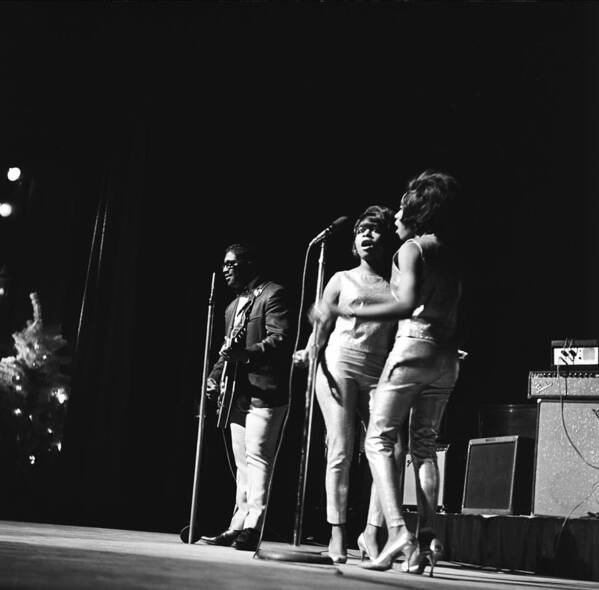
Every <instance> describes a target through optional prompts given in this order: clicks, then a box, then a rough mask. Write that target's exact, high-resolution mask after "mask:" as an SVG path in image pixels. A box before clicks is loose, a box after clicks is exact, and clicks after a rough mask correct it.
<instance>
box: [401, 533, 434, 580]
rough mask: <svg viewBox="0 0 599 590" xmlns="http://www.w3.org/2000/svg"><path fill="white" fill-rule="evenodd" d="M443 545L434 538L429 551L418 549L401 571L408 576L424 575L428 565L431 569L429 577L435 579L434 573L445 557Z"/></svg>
mask: <svg viewBox="0 0 599 590" xmlns="http://www.w3.org/2000/svg"><path fill="white" fill-rule="evenodd" d="M443 552H444V549H443V543H441V541H439V539H436V538H434V539H433V540H432V541H431V542H430V545H429V547H428V548H427V549H424V550H423V549H418V550H416V551H415V552H414V554H412V556H411V558H409V559H406V561H404V562H403V564H402V567H401V571H402V572H406V573H408V574H416V575H422V574H423V573H424V570H425V569H426V566H427V565H430V567H431V569H430V571H429V573H428V575H429V577H431V578H432V577H433V571H434V569H435V566H436V565H437V562H438V561H439V560H440V559H441V558H442V557H443Z"/></svg>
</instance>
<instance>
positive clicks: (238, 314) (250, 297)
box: [229, 281, 270, 333]
mask: <svg viewBox="0 0 599 590" xmlns="http://www.w3.org/2000/svg"><path fill="white" fill-rule="evenodd" d="M269 283H270V281H268V282H266V283H262V284H261V285H259V286H258V287H256V288H254V289H252V290H251V291H250V292H249V293H248V294H247V295H246V300H245V301H244V302H243V303H242V305H241V307H238V308H237V309H236V310H235V314H234V315H233V322H232V323H231V329H230V330H229V333H231V332H232V331H233V330H234V329H235V326H237V324H238V322H239V323H242V324H245V323H247V319H248V316H249V313H250V311H251V310H252V306H253V305H254V301H256V299H257V298H258V297H260V295H261V294H262V291H264V289H265V288H266V287H267V285H268V284H269ZM238 318H239V320H238Z"/></svg>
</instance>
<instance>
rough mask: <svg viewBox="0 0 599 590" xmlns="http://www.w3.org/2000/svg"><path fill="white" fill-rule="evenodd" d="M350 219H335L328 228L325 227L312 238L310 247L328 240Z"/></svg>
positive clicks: (343, 217)
mask: <svg viewBox="0 0 599 590" xmlns="http://www.w3.org/2000/svg"><path fill="white" fill-rule="evenodd" d="M348 219H349V218H348V217H345V215H344V216H342V217H339V218H338V219H335V221H333V223H331V224H330V225H329V226H328V227H325V228H324V229H323V230H322V231H321V232H320V233H319V234H318V235H317V236H316V237H315V238H312V241H311V242H310V244H309V246H313V245H314V244H317V243H318V242H321V241H322V240H325V239H326V238H328V237H329V236H330V235H331V234H332V233H334V232H336V231H337V230H338V229H339V228H340V227H341V226H342V225H343V224H344V223H345V222H346V221H347V220H348Z"/></svg>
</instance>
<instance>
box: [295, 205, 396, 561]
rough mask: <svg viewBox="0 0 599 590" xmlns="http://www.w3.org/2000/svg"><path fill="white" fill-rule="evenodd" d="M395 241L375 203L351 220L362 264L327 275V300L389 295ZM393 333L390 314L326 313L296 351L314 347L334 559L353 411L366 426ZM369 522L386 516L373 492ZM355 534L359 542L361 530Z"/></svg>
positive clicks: (340, 554) (302, 357)
mask: <svg viewBox="0 0 599 590" xmlns="http://www.w3.org/2000/svg"><path fill="white" fill-rule="evenodd" d="M393 249H394V224H393V211H391V209H388V208H387V207H379V206H376V205H375V206H372V207H368V209H366V210H365V211H364V212H363V213H362V214H361V215H360V217H359V218H358V220H357V221H356V224H355V226H354V241H353V248H352V250H353V253H354V255H355V256H356V257H357V258H358V259H359V264H358V266H356V267H355V268H352V269H351V270H346V271H342V272H337V273H335V274H334V275H333V276H332V277H331V279H330V281H329V282H328V284H327V286H326V287H325V289H324V293H323V302H325V305H329V304H330V305H340V306H342V307H347V306H356V305H370V304H374V303H377V302H381V301H388V300H389V297H390V288H389V266H390V261H391V255H392V253H393ZM394 333H395V324H394V323H392V322H386V321H377V320H374V321H373V320H370V319H365V320H361V319H356V318H347V317H339V318H337V320H336V321H335V319H333V318H331V319H329V320H327V321H324V322H322V323H320V324H319V330H318V337H317V338H318V341H317V343H316V344H317V346H316V348H315V349H314V348H313V343H314V333H313V334H312V336H311V337H310V341H309V343H308V348H307V349H306V350H300V351H298V352H297V353H296V355H295V358H294V362H295V364H296V365H305V364H306V363H307V360H308V357H309V354H310V353H311V352H314V351H318V352H316V353H315V354H316V358H318V360H319V365H318V370H317V374H316V383H315V387H316V397H317V399H318V404H319V406H320V409H321V411H322V414H323V417H324V422H325V426H326V440H327V467H326V480H325V487H326V494H327V521H328V522H329V523H330V524H331V540H330V543H329V555H330V556H331V558H332V559H333V561H334V562H335V563H345V561H347V547H346V538H345V536H346V530H345V524H346V517H347V495H348V486H349V470H350V464H351V460H352V455H353V445H354V435H355V433H354V424H355V414H356V412H357V413H358V415H359V417H360V419H361V420H362V422H363V423H364V425H365V426H366V425H367V424H368V417H369V403H370V399H371V396H372V393H373V391H374V389H375V388H376V385H377V383H378V380H379V377H380V374H381V371H382V369H383V366H384V364H385V359H386V358H387V355H388V354H389V351H390V350H391V346H392V344H393V337H394ZM325 346H326V348H324V350H323V347H325ZM368 522H369V523H370V522H372V525H373V526H375V527H381V526H382V525H383V523H384V521H383V515H382V512H381V510H380V508H379V507H378V504H377V501H376V494H371V502H370V508H369V518H368ZM374 530H376V529H374ZM359 541H360V547H361V548H363V547H364V545H365V542H364V536H363V535H362V536H361V538H360V540H359ZM363 551H366V549H365V548H364V549H363Z"/></svg>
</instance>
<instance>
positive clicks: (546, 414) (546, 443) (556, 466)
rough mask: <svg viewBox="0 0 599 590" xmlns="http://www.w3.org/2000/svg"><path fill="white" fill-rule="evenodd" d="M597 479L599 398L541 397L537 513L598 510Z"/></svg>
mask: <svg viewBox="0 0 599 590" xmlns="http://www.w3.org/2000/svg"><path fill="white" fill-rule="evenodd" d="M574 447H576V449H578V451H579V453H580V454H579V453H578V452H577V451H576V449H575V448H574ZM581 455H582V457H581ZM585 461H586V462H585ZM588 463H590V465H589V464H588ZM593 466H595V467H593ZM598 481H599V399H598V400H567V401H563V402H562V401H560V400H545V399H542V400H540V401H539V414H538V425H537V452H536V461H535V479H534V497H533V514H535V515H546V516H570V517H573V518H575V517H578V516H586V513H587V512H598V511H599V490H597V489H596V490H594V491H593V486H594V485H596V484H597V482H598Z"/></svg>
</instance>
